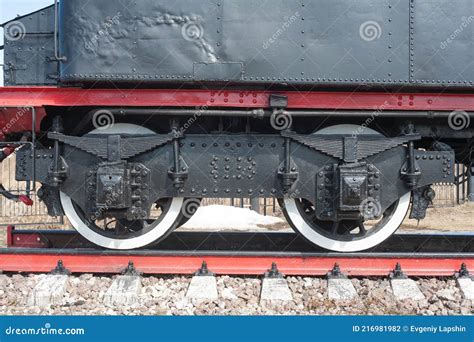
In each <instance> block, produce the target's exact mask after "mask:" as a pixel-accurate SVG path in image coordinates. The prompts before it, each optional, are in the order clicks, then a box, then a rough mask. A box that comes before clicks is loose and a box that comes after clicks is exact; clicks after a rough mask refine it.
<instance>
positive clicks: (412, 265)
mask: <svg viewBox="0 0 474 342" xmlns="http://www.w3.org/2000/svg"><path fill="white" fill-rule="evenodd" d="M0 255H1V257H0V269H1V270H2V271H4V272H29V273H45V272H49V271H51V269H53V268H54V267H55V266H56V265H57V263H58V261H59V260H61V261H62V263H63V264H64V265H65V267H66V268H68V269H69V270H70V271H71V272H73V273H120V272H121V271H122V270H124V269H126V267H127V265H128V264H130V263H132V264H133V265H134V267H135V268H136V269H137V270H138V271H139V272H141V273H144V274H182V275H186V274H193V273H194V272H196V271H197V270H198V269H199V268H200V267H201V265H202V263H203V262H206V263H207V265H208V267H209V269H210V270H212V272H214V273H216V274H220V275H262V274H264V273H265V272H266V271H267V270H268V269H269V268H270V266H271V265H272V264H274V263H275V264H276V265H277V267H278V269H279V270H280V271H281V272H282V273H284V274H286V275H294V276H321V275H326V274H327V273H328V272H329V271H331V270H332V269H333V268H334V266H335V265H336V264H337V265H338V266H339V268H340V269H341V271H342V272H343V273H346V274H348V275H351V276H364V277H365V276H387V275H388V274H390V272H392V271H393V270H394V269H395V267H396V265H397V264H398V265H400V266H401V268H402V269H403V271H404V272H405V273H406V274H407V275H409V276H453V275H454V274H455V273H456V272H458V271H459V270H460V269H461V266H462V265H463V268H464V267H465V268H466V269H474V235H469V234H449V235H438V234H436V235H433V234H430V235H415V234H396V235H394V236H392V237H391V238H390V239H388V240H387V241H385V242H384V243H383V244H381V245H379V246H377V247H376V248H373V249H371V250H368V251H366V252H363V253H349V254H347V253H344V254H341V253H332V252H327V251H325V250H323V249H320V248H318V247H315V246H314V245H312V244H310V243H308V242H307V241H306V240H304V239H303V238H301V237H300V236H298V235H296V234H292V233H240V232H239V233H217V232H215V233H214V232H213V233H204V232H175V233H172V234H171V235H170V236H169V237H168V238H167V239H166V240H164V241H163V242H161V243H160V244H158V245H156V246H155V247H154V248H151V249H146V250H134V251H111V250H103V249H98V248H97V247H95V246H93V245H92V244H90V243H89V242H88V241H87V240H85V239H84V238H82V237H81V236H80V235H79V234H77V233H75V232H73V231H32V230H16V229H14V228H13V227H9V228H8V247H7V248H4V249H1V250H0Z"/></svg>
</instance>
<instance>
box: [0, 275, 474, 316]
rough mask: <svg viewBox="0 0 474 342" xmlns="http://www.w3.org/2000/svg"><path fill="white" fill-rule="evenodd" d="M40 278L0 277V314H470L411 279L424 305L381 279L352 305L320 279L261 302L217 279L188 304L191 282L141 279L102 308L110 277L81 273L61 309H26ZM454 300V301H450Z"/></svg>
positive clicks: (236, 282) (243, 281)
mask: <svg viewBox="0 0 474 342" xmlns="http://www.w3.org/2000/svg"><path fill="white" fill-rule="evenodd" d="M41 277H42V276H38V275H26V276H23V275H0V294H1V295H0V314H1V315H281V314H283V315H323V314H324V315H328V314H329V315H384V314H388V315H460V314H462V315H472V314H474V307H473V302H472V301H471V300H467V299H465V298H463V296H462V294H461V292H460V290H459V288H458V287H457V284H456V280H454V279H446V278H422V279H417V280H415V281H416V283H417V285H418V287H419V289H420V290H421V291H422V293H423V294H424V296H425V297H426V299H425V300H420V301H414V300H410V299H407V300H403V301H397V300H396V299H395V297H394V295H393V293H392V290H391V286H390V281H389V280H388V279H383V278H374V279H372V278H368V279H358V278H352V279H351V282H352V284H353V285H354V288H355V289H356V292H357V294H358V298H357V300H347V301H333V300H330V299H329V298H328V289H327V281H326V279H324V278H310V277H287V278H286V280H287V282H288V286H289V288H290V290H291V293H292V296H293V300H291V301H287V302H284V303H271V302H262V303H260V300H259V297H260V292H261V284H262V281H261V279H260V278H255V277H248V278H241V277H229V276H219V277H217V278H216V280H217V290H218V293H219V298H218V299H216V300H204V301H202V300H188V299H186V298H185V296H186V290H187V288H188V286H189V284H190V281H191V277H181V276H175V277H169V276H168V277H148V276H146V277H142V279H141V280H142V289H141V292H140V294H139V296H138V302H137V303H136V304H133V305H129V306H117V307H107V306H106V305H105V304H104V303H103V299H104V295H105V292H106V291H107V289H108V288H109V287H110V286H111V284H112V281H113V277H102V276H93V275H90V274H84V275H81V276H71V277H69V281H68V285H67V289H66V293H65V295H64V301H63V303H62V304H61V305H52V306H48V307H45V308H39V307H31V306H29V305H28V303H27V298H28V294H29V293H30V291H31V290H32V289H33V288H34V287H35V286H36V284H37V283H38V282H39V280H40V279H41ZM453 298H454V300H453Z"/></svg>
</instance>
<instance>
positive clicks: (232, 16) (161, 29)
mask: <svg viewBox="0 0 474 342" xmlns="http://www.w3.org/2000/svg"><path fill="white" fill-rule="evenodd" d="M4 29H5V35H6V39H5V47H4V49H5V65H4V75H5V84H6V85H14V86H19V85H21V86H23V85H27V86H44V85H54V86H59V87H64V88H68V87H82V88H87V89H91V88H92V89H104V88H107V89H110V88H118V89H120V88H122V89H130V88H148V89H155V90H157V91H159V89H163V88H165V87H166V88H173V89H174V88H176V89H180V90H183V89H213V90H215V91H219V92H225V91H226V90H241V91H242V92H245V91H257V90H263V89H265V90H268V91H269V93H270V95H269V98H268V104H267V106H266V107H265V108H258V109H255V108H245V106H241V107H239V108H219V107H217V108H215V107H214V106H213V104H212V102H209V103H207V104H206V105H205V106H202V107H200V108H182V107H181V106H180V105H179V104H177V105H176V106H174V107H169V106H167V107H147V108H143V107H141V108H137V107H134V106H126V105H125V106H120V107H112V108H110V107H97V106H87V107H86V106H81V107H68V108H63V107H51V108H47V109H46V110H47V116H46V118H45V119H44V120H43V122H42V129H43V130H44V131H45V132H46V131H48V132H49V133H48V134H47V136H44V137H43V138H42V139H41V140H40V145H38V147H37V152H35V154H36V153H38V155H39V156H43V157H41V158H36V156H35V155H33V154H32V151H31V147H30V146H25V147H23V148H22V149H20V150H19V151H18V152H17V154H18V156H17V159H18V164H17V179H18V180H22V181H31V180H36V181H38V182H40V183H42V185H43V187H42V189H41V196H42V199H43V201H44V202H45V203H46V205H47V207H48V210H49V211H50V213H51V214H52V215H60V214H63V213H65V214H66V215H67V216H68V218H69V220H70V221H71V223H72V224H73V225H74V226H75V228H76V229H77V230H78V231H79V232H80V233H81V234H83V235H84V236H85V237H86V238H88V239H89V240H91V241H93V242H94V243H96V244H98V245H100V246H103V247H108V248H116V249H133V248H139V247H144V246H147V245H149V244H151V243H154V242H155V241H158V240H159V239H162V238H164V237H165V236H166V235H167V233H168V232H170V231H171V230H172V229H174V228H176V227H179V226H180V225H182V224H183V223H184V222H185V221H186V220H187V219H189V217H190V216H191V214H190V212H192V213H193V212H194V210H193V209H195V208H192V207H193V206H198V205H199V202H200V199H202V198H209V197H211V198H212V197H214V198H219V197H252V198H256V197H276V198H278V199H279V200H280V202H281V205H282V207H283V211H284V213H285V216H286V217H287V219H288V221H289V222H290V224H291V225H292V226H293V227H294V228H295V229H296V230H297V231H298V232H299V233H301V234H302V235H303V236H305V237H306V238H307V239H309V240H310V241H311V242H313V243H315V244H318V245H321V246H323V247H325V248H327V249H331V250H335V251H340V252H348V251H359V250H364V249H368V248H371V247H373V246H375V245H377V244H378V243H380V242H382V241H383V240H385V239H386V238H388V237H389V236H390V235H391V234H392V233H394V232H395V231H396V229H397V228H398V227H399V226H400V224H401V223H402V221H403V219H404V218H405V216H406V214H407V213H408V212H410V216H411V217H412V218H417V219H422V218H424V215H425V213H426V209H427V207H428V206H429V204H430V203H431V201H432V200H433V198H434V196H435V193H434V191H433V190H432V188H431V185H432V184H435V183H439V182H443V183H453V182H455V178H454V168H455V164H456V163H460V164H462V165H466V166H468V167H471V169H470V170H471V171H470V172H471V174H472V172H474V169H472V158H473V156H472V155H473V152H472V151H473V136H474V129H473V127H472V125H471V124H470V121H471V117H472V112H471V111H469V110H464V109H465V108H453V109H456V110H454V111H453V110H449V111H447V110H446V111H439V112H436V113H432V112H430V111H429V110H426V111H423V110H420V111H416V112H413V111H411V112H410V111H394V110H388V111H387V110H386V108H384V105H383V104H382V105H381V106H379V107H377V108H371V109H370V108H368V109H366V110H363V111H361V110H345V111H341V110H338V108H327V109H324V110H321V109H319V110H316V109H313V108H300V110H290V109H289V108H288V107H289V104H288V101H289V99H288V96H283V95H281V92H282V91H286V92H288V91H295V92H299V91H305V92H308V91H312V92H318V91H321V90H323V89H324V90H325V91H327V92H337V91H341V90H349V91H350V92H365V91H367V90H368V89H370V90H372V91H376V92H387V93H389V94H395V95H396V94H398V93H402V92H407V91H409V92H412V93H413V94H416V93H419V92H428V91H429V92H436V93H439V94H440V95H441V94H443V93H446V92H450V93H456V94H459V93H462V94H466V96H470V95H471V94H472V93H473V82H474V48H473V47H474V46H473V44H474V37H473V35H474V33H473V32H474V31H473V30H474V2H473V1H472V0H453V1H446V0H429V1H428V0H424V1H416V2H415V1H413V0H397V1H390V0H389V1H381V0H361V1H350V0H335V1H334V0H332V1H331V0H298V1H285V0H274V1H271V2H261V1H256V0H237V1H236V0H232V1H231V0H214V1H211V0H177V1H165V0H158V1H157V0H139V1H136V0H133V1H132V0H123V1H113V0H107V1H104V0H90V1H87V2H86V3H85V2H83V1H80V0H62V1H60V3H56V4H55V5H54V6H51V7H48V8H45V9H43V10H40V11H38V12H35V13H32V14H30V15H27V16H24V17H20V18H17V19H15V20H14V21H10V22H8V23H6V24H4ZM15 32H16V34H14V33H15ZM189 96H193V95H192V93H191V92H190V93H189ZM290 100H291V99H290ZM101 118H102V119H104V118H105V120H109V122H106V125H101V122H100V119H101ZM267 119H268V120H267ZM369 126H370V127H369ZM44 156H46V157H44ZM36 159H38V160H36ZM33 160H34V162H33ZM32 169H34V170H35V171H34V172H31V170H32ZM471 179H472V175H471ZM470 184H471V186H472V187H474V185H472V180H471V183H470ZM472 192H474V190H472ZM410 205H411V210H410ZM157 210H158V214H157V213H156V212H157ZM154 215H157V216H156V217H155V216H154Z"/></svg>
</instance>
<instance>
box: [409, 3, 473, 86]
mask: <svg viewBox="0 0 474 342" xmlns="http://www.w3.org/2000/svg"><path fill="white" fill-rule="evenodd" d="M411 8H412V12H413V15H414V17H413V20H412V22H411V25H412V30H413V33H412V36H413V40H412V49H413V51H414V56H413V58H412V62H413V64H414V65H413V66H412V69H411V78H412V81H414V82H416V83H420V82H422V83H428V84H440V83H442V84H446V85H449V84H457V85H468V84H469V85H471V86H472V85H473V81H474V2H473V1H472V0H451V1H446V0H429V1H428V0H426V1H413V0H411Z"/></svg>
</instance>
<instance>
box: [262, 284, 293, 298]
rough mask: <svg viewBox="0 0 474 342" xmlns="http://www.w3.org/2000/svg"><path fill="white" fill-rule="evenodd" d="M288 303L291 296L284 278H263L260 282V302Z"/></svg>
mask: <svg viewBox="0 0 474 342" xmlns="http://www.w3.org/2000/svg"><path fill="white" fill-rule="evenodd" d="M262 300H269V301H290V300H293V295H292V294H291V290H290V288H289V287H288V282H287V281H286V279H284V278H264V279H263V282H262V292H261V294H260V301H262Z"/></svg>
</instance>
